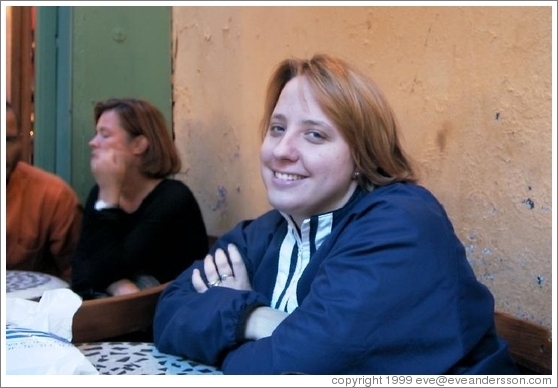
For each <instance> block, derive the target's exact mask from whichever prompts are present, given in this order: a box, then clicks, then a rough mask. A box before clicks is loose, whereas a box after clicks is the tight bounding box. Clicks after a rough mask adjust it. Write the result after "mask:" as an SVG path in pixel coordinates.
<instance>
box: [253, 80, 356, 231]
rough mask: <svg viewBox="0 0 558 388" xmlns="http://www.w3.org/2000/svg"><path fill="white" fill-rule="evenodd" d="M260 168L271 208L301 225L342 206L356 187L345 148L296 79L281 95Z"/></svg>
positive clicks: (308, 90) (308, 91) (305, 87)
mask: <svg viewBox="0 0 558 388" xmlns="http://www.w3.org/2000/svg"><path fill="white" fill-rule="evenodd" d="M260 164H261V174H262V178H263V181H264V184H265V186H266V189H267V196H268V200H269V202H270V204H271V205H272V206H273V207H274V208H276V209H278V210H280V211H283V212H285V213H287V214H289V215H291V216H292V217H293V218H294V219H295V221H296V222H297V223H298V224H299V225H300V223H301V222H302V220H304V219H305V218H308V217H310V216H313V215H317V214H322V213H326V212H329V211H332V210H335V209H338V208H341V207H343V205H345V204H346V203H347V201H348V200H349V198H350V197H351V195H352V193H353V192H354V190H355V188H356V186H357V183H356V181H354V180H352V176H353V172H354V169H355V166H354V163H353V160H352V157H351V152H350V148H349V145H348V144H347V142H346V141H345V139H344V138H343V137H342V136H341V133H340V131H339V130H338V128H336V127H335V125H334V124H333V122H332V121H331V120H330V119H329V118H328V117H327V116H326V115H325V114H324V112H323V111H322V109H321V108H320V106H319V105H318V102H317V100H316V99H315V97H314V93H313V92H312V90H311V88H310V85H309V84H308V81H307V80H306V78H304V77H300V76H299V77H295V78H293V79H292V80H290V81H289V82H288V83H287V84H286V85H285V87H284V88H283V91H282V92H281V95H280V96H279V99H278V101H277V105H276V106H275V109H274V110H273V113H272V115H271V120H270V124H269V128H268V131H267V133H266V135H265V138H264V141H263V143H262V146H261V149H260Z"/></svg>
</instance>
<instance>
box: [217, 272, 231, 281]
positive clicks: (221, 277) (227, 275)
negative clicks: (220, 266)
mask: <svg viewBox="0 0 558 388" xmlns="http://www.w3.org/2000/svg"><path fill="white" fill-rule="evenodd" d="M231 276H232V275H229V274H226V273H224V274H222V275H221V276H219V280H220V281H221V282H224V281H225V280H227V278H230V277H231Z"/></svg>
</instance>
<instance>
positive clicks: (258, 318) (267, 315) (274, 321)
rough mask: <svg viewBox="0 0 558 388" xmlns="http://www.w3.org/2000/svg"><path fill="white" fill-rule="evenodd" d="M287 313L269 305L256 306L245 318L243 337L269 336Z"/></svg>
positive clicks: (258, 337) (255, 338)
mask: <svg viewBox="0 0 558 388" xmlns="http://www.w3.org/2000/svg"><path fill="white" fill-rule="evenodd" d="M288 315H289V314H287V313H286V312H284V311H279V310H276V309H273V308H271V307H265V306H264V307H258V308H256V309H254V310H253V311H252V313H250V315H249V316H248V318H247V319H246V327H245V329H244V338H245V339H247V340H250V341H255V340H259V339H262V338H265V337H269V336H271V334H273V331H274V330H275V329H276V328H277V326H279V324H280V323H281V322H283V320H284V319H285V318H287V316H288Z"/></svg>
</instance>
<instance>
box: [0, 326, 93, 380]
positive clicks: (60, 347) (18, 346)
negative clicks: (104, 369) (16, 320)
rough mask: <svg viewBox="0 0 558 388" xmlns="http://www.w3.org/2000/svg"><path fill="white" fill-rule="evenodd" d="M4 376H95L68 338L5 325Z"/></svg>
mask: <svg viewBox="0 0 558 388" xmlns="http://www.w3.org/2000/svg"><path fill="white" fill-rule="evenodd" d="M6 374H7V375H98V374H99V372H98V371H97V370H96V369H95V367H94V366H93V365H92V364H91V362H89V360H87V358H86V357H85V356H84V355H83V353H81V351H80V350H79V349H78V348H77V347H75V346H74V344H72V343H71V342H69V341H68V340H66V339H64V338H62V337H58V336H56V335H54V334H52V333H46V332H43V331H37V330H33V329H26V328H21V327H17V326H13V325H10V324H7V325H6Z"/></svg>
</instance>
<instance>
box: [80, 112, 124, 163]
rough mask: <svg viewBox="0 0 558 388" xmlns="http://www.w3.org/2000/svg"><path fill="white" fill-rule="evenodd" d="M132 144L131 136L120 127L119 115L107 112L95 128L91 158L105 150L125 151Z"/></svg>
mask: <svg viewBox="0 0 558 388" xmlns="http://www.w3.org/2000/svg"><path fill="white" fill-rule="evenodd" d="M129 144H130V135H128V133H127V132H126V130H124V128H122V127H121V126H120V119H119V117H118V113H116V112H115V111H114V110H107V111H105V112H103V114H101V116H99V120H97V125H96V127H95V136H93V138H92V139H91V140H90V141H89V146H90V147H91V150H92V151H91V158H92V159H95V157H96V156H97V155H98V154H99V153H100V152H103V151H105V150H109V149H112V150H118V151H125V150H127V149H128V147H129Z"/></svg>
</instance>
